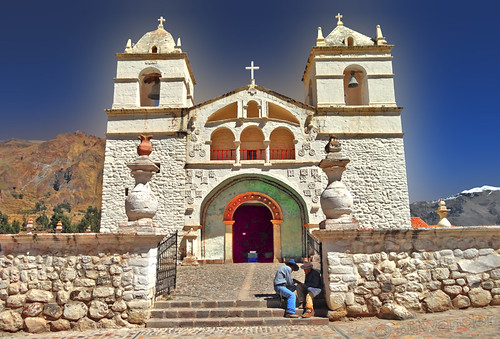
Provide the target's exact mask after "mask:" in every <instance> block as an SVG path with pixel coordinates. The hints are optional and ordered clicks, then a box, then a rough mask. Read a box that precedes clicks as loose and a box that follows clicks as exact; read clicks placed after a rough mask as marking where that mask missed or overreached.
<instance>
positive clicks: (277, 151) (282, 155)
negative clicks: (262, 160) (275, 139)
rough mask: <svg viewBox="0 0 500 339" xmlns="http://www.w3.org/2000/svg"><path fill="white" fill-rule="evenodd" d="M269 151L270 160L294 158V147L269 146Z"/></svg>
mask: <svg viewBox="0 0 500 339" xmlns="http://www.w3.org/2000/svg"><path fill="white" fill-rule="evenodd" d="M269 153H270V154H269V155H270V156H271V160H287V159H295V149H293V148H271V149H269Z"/></svg>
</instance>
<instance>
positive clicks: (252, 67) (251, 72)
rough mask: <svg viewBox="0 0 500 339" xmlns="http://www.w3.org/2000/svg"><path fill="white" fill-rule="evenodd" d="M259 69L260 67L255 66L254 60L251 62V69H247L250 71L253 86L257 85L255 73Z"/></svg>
mask: <svg viewBox="0 0 500 339" xmlns="http://www.w3.org/2000/svg"><path fill="white" fill-rule="evenodd" d="M259 68H260V67H259V66H254V65H253V60H252V62H250V66H249V67H248V66H247V67H245V69H249V70H250V80H251V83H252V85H255V78H254V74H253V71H254V70H257V69H259Z"/></svg>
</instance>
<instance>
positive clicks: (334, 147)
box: [325, 136, 342, 153]
mask: <svg viewBox="0 0 500 339" xmlns="http://www.w3.org/2000/svg"><path fill="white" fill-rule="evenodd" d="M341 150H342V147H341V146H340V142H339V141H338V140H337V138H336V137H334V136H331V137H330V141H328V144H326V146H325V151H326V153H338V152H340V151H341Z"/></svg>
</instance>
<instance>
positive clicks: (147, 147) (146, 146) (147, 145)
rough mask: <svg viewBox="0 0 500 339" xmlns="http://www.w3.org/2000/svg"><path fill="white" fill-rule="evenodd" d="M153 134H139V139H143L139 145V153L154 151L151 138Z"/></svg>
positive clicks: (147, 153) (144, 153)
mask: <svg viewBox="0 0 500 339" xmlns="http://www.w3.org/2000/svg"><path fill="white" fill-rule="evenodd" d="M152 137H153V136H152V135H143V134H141V135H139V137H138V138H139V140H141V143H140V144H139V146H137V154H139V155H150V154H151V152H152V151H153V145H151V142H150V140H151V138H152Z"/></svg>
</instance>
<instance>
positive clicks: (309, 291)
mask: <svg viewBox="0 0 500 339" xmlns="http://www.w3.org/2000/svg"><path fill="white" fill-rule="evenodd" d="M302 269H303V270H304V273H305V274H306V279H305V281H304V283H303V284H302V283H300V284H297V296H298V299H299V304H302V305H304V301H305V305H304V314H303V315H302V318H310V317H311V315H312V311H313V298H314V297H315V296H317V295H318V294H320V293H321V287H322V286H323V284H322V282H321V275H320V274H319V272H318V271H316V270H314V269H313V264H312V263H311V262H306V263H304V265H302ZM304 297H305V298H304ZM304 299H305V300H304Z"/></svg>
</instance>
